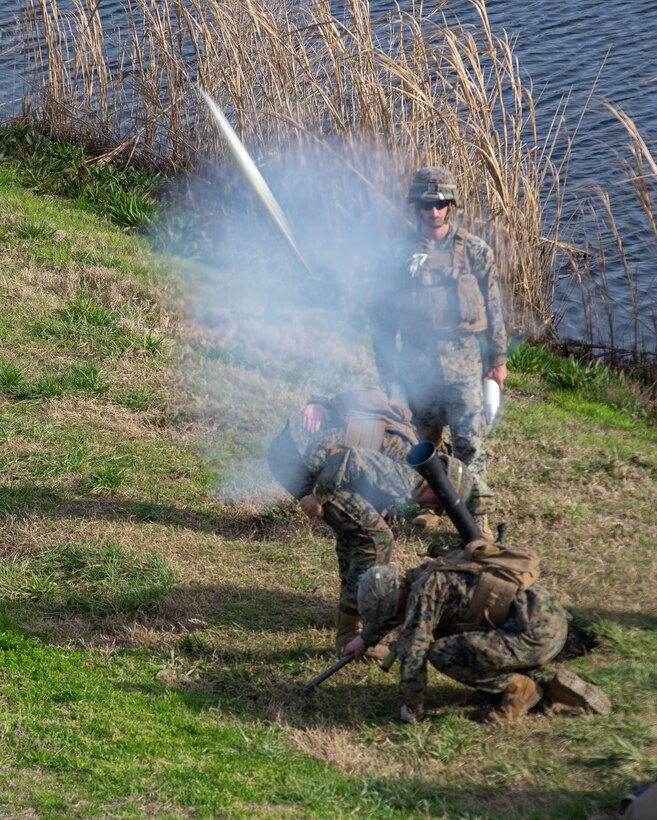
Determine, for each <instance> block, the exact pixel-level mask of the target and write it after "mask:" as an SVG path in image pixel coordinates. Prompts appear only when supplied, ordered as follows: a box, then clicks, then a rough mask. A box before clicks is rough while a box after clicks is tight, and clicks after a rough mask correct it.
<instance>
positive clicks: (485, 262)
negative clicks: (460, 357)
mask: <svg viewBox="0 0 657 820" xmlns="http://www.w3.org/2000/svg"><path fill="white" fill-rule="evenodd" d="M479 242H481V245H480V246H479V247H475V248H474V249H473V251H474V253H473V256H474V260H473V261H472V262H471V265H472V270H473V273H475V275H476V276H477V278H478V280H479V286H480V287H481V291H482V293H483V296H484V301H485V303H486V318H487V320H488V329H487V331H486V348H487V350H486V360H485V362H484V374H487V373H488V371H489V370H490V369H491V368H497V367H501V366H503V365H506V328H505V325H504V311H503V308H502V296H501V293H500V285H499V279H498V274H497V266H496V265H495V256H494V254H493V250H492V248H491V247H489V245H487V244H486V243H485V242H483V240H479Z"/></svg>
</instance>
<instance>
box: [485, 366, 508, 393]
mask: <svg viewBox="0 0 657 820" xmlns="http://www.w3.org/2000/svg"><path fill="white" fill-rule="evenodd" d="M508 375H509V371H508V370H507V369H506V365H505V364H499V365H498V366H497V367H491V369H490V370H489V371H488V373H486V375H485V376H484V381H486V379H492V380H493V381H494V382H497V383H498V385H499V386H500V390H504V382H505V380H506V377H507V376H508Z"/></svg>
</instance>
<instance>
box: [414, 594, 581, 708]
mask: <svg viewBox="0 0 657 820" xmlns="http://www.w3.org/2000/svg"><path fill="white" fill-rule="evenodd" d="M567 634H568V617H567V615H566V612H565V610H564V609H563V608H562V607H561V606H560V605H559V604H558V603H557V602H556V601H555V600H554V599H553V598H552V596H551V595H550V594H549V592H548V591H547V590H546V589H543V587H540V586H538V585H536V586H534V587H532V588H531V589H529V590H527V591H526V592H525V593H520V594H519V595H518V596H516V601H515V602H514V605H513V608H512V611H511V614H510V616H509V618H508V619H507V621H506V622H505V624H504V625H503V626H502V627H500V628H498V629H489V630H486V631H483V632H462V633H460V634H457V635H449V636H447V637H444V638H438V640H436V641H435V642H434V643H433V644H432V645H431V648H430V649H429V653H428V660H429V662H430V663H431V664H432V665H433V666H434V667H435V668H436V669H437V670H438V671H439V672H442V673H443V674H444V675H447V676H448V677H450V678H453V679H454V680H458V681H460V682H461V683H466V684H468V685H469V686H474V687H476V688H477V689H480V690H482V691H484V692H503V691H504V690H505V689H506V687H507V685H508V683H509V679H510V678H511V675H513V674H514V673H516V672H521V673H522V674H523V675H528V676H529V677H531V678H533V679H535V680H536V681H537V682H540V681H541V680H542V678H543V667H544V666H545V664H547V663H548V662H549V661H551V660H552V659H553V658H554V657H555V656H556V655H558V654H559V652H560V651H561V649H562V648H563V645H564V644H565V642H566V636H567Z"/></svg>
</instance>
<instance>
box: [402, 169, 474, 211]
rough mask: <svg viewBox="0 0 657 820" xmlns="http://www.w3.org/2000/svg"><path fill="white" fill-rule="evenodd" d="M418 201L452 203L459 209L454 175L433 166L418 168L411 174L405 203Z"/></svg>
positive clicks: (459, 200)
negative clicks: (411, 177)
mask: <svg viewBox="0 0 657 820" xmlns="http://www.w3.org/2000/svg"><path fill="white" fill-rule="evenodd" d="M418 199H428V200H437V201H439V202H444V201H447V202H453V203H454V205H455V206H456V207H457V208H460V207H461V199H460V197H459V194H458V190H457V188H456V179H455V178H454V174H453V173H452V172H451V171H448V170H447V168H440V167H438V166H435V165H429V166H427V167H426V168H420V170H419V171H416V172H415V173H414V174H413V179H412V180H411V187H410V189H409V192H408V197H407V201H408V202H410V203H413V202H416V201H417V200H418Z"/></svg>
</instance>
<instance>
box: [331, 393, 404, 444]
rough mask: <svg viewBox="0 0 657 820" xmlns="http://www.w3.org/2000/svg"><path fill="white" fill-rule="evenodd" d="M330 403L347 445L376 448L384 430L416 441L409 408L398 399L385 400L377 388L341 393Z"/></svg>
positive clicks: (381, 440) (384, 396)
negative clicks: (343, 427) (342, 428)
mask: <svg viewBox="0 0 657 820" xmlns="http://www.w3.org/2000/svg"><path fill="white" fill-rule="evenodd" d="M332 404H333V406H334V407H335V409H336V411H337V412H338V414H339V416H340V418H341V419H342V423H343V424H344V426H345V437H344V443H345V445H346V446H348V447H367V448H369V449H370V450H377V451H378V450H380V449H381V445H382V444H383V437H384V435H385V434H386V432H392V433H395V434H397V435H398V436H401V437H402V438H404V439H406V441H408V443H409V444H410V445H413V444H417V442H418V438H417V434H416V432H415V428H414V427H413V425H412V423H411V411H410V410H409V409H408V408H407V407H405V406H404V405H403V404H401V402H397V401H394V400H392V399H389V398H388V396H386V394H385V393H384V392H383V390H381V389H380V388H379V387H364V388H360V389H356V390H350V391H348V392H346V393H341V394H340V395H339V396H336V397H335V398H334V399H333V400H332Z"/></svg>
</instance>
